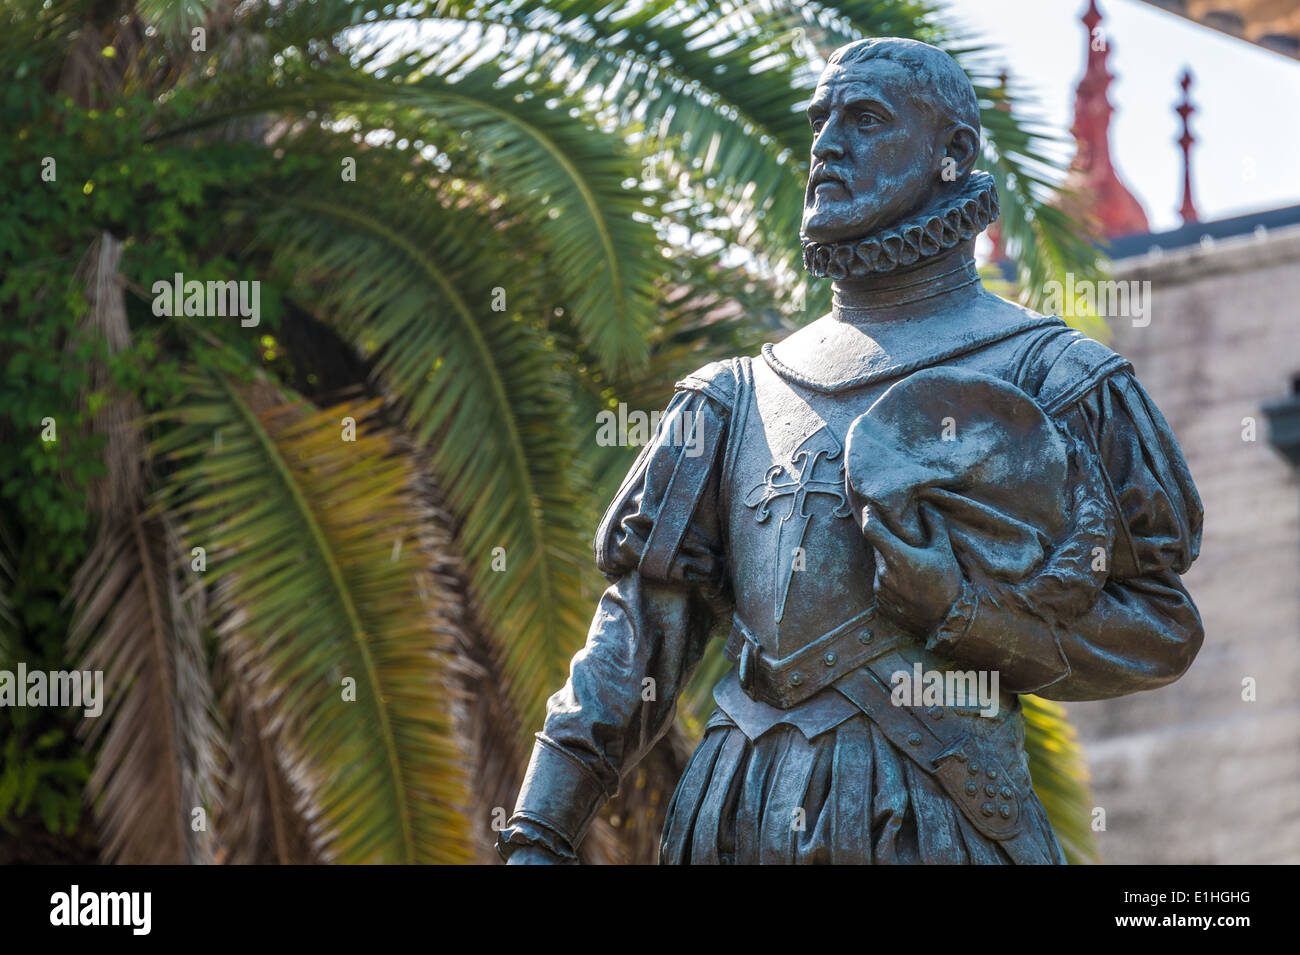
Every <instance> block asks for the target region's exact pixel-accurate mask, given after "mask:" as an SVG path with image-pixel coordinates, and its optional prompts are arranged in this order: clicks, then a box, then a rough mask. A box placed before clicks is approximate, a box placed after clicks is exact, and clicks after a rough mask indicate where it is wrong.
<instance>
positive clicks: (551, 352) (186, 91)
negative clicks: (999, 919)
mask: <svg viewBox="0 0 1300 955" xmlns="http://www.w3.org/2000/svg"><path fill="white" fill-rule="evenodd" d="M3 10H4V29H3V30H2V31H0V62H3V64H4V66H5V70H6V73H8V74H11V75H13V76H14V78H15V82H14V83H13V84H12V85H11V86H10V87H9V88H8V89H7V90H6V94H5V95H6V102H5V110H6V114H7V118H8V120H9V122H8V127H9V128H10V129H14V130H17V134H16V136H14V137H11V140H12V142H11V143H8V144H5V145H0V160H2V161H4V162H5V164H6V165H11V166H12V168H13V172H14V175H15V177H16V181H18V182H19V183H20V184H21V187H22V189H21V193H22V196H23V197H24V198H23V199H21V200H18V201H16V202H15V204H14V206H13V208H12V209H10V210H8V215H7V216H6V219H7V221H0V256H3V259H0V262H2V263H3V267H4V270H5V273H6V279H5V281H4V283H3V284H0V309H3V314H4V323H3V324H4V326H5V331H3V332H0V344H3V346H4V347H5V349H6V352H7V355H6V357H7V356H8V355H9V354H12V355H13V356H14V357H12V358H8V367H7V378H6V383H5V384H4V385H3V388H4V389H5V391H6V392H9V394H8V395H6V396H5V398H4V401H5V403H4V404H0V430H3V431H7V432H8V433H7V434H5V435H4V437H5V439H6V441H7V442H14V443H16V444H17V445H19V446H21V448H22V451H21V453H20V454H19V455H17V456H16V457H15V458H14V460H13V461H11V462H9V463H8V464H5V465H3V466H0V495H2V496H3V500H2V503H3V508H4V509H3V511H2V512H0V518H3V519H4V520H5V521H6V522H7V523H8V524H9V525H10V527H11V528H16V531H15V532H14V533H13V534H11V535H9V536H11V537H15V538H16V539H17V540H18V543H13V544H11V545H10V547H11V553H10V557H9V559H7V560H4V561H3V562H0V585H4V586H7V587H8V588H9V589H10V590H11V591H12V594H11V599H10V600H9V601H8V604H6V603H5V602H3V601H0V654H3V653H4V652H5V643H6V642H7V643H9V644H13V646H12V647H10V651H9V652H10V653H11V654H17V653H19V652H24V653H31V652H33V651H32V650H31V649H30V648H31V647H33V646H34V645H36V644H39V643H41V641H42V640H43V639H45V637H47V636H48V634H49V633H52V632H59V633H60V634H62V633H63V632H66V634H67V638H68V640H67V648H68V649H67V652H68V654H69V655H70V656H69V657H68V660H69V661H72V662H75V664H76V665H77V666H80V667H83V668H87V669H103V670H104V671H105V676H106V685H107V686H108V687H109V690H110V698H109V702H108V705H107V707H106V710H105V716H104V718H102V719H101V720H98V721H93V722H92V721H88V727H89V728H88V729H87V730H86V731H85V732H84V734H83V735H84V737H85V744H86V746H87V747H88V750H87V751H88V753H90V754H91V755H92V756H93V759H94V769H93V772H92V773H91V775H90V777H89V780H88V785H87V793H88V797H89V800H90V803H91V806H92V808H93V810H94V815H95V818H96V820H97V824H98V828H99V831H100V834H101V845H102V849H103V853H104V855H105V857H106V858H108V859H110V860H120V861H183V860H188V861H207V860H216V861H282V862H287V861H342V862H365V861H381V860H382V861H410V862H451V861H467V860H470V859H479V860H484V859H487V858H490V848H488V847H489V846H490V842H491V835H492V833H491V826H492V824H493V822H494V821H500V820H501V819H502V818H503V816H504V814H505V812H506V811H508V809H509V806H510V800H511V799H512V798H513V794H514V791H515V790H516V789H517V786H518V781H519V775H520V773H521V771H522V768H523V763H524V761H525V755H526V747H527V745H528V743H529V733H530V731H531V730H532V729H533V728H535V727H536V726H537V725H539V723H540V718H541V713H542V711H543V708H544V704H545V699H546V697H547V696H548V694H549V693H551V692H552V691H553V690H554V689H555V688H556V687H557V686H558V685H559V684H560V683H561V682H562V680H563V678H564V675H565V673H566V669H567V662H568V660H569V658H570V656H571V655H572V653H573V651H574V650H575V649H576V647H577V646H578V645H580V643H581V641H582V638H583V635H584V634H585V632H586V627H587V622H588V620H587V618H588V614H589V611H590V606H591V601H592V598H593V595H594V592H595V588H596V587H597V586H598V581H597V580H596V579H594V576H593V575H594V570H593V568H592V567H591V561H590V558H589V554H588V547H587V541H588V539H589V535H590V532H591V528H592V527H594V525H595V522H596V518H597V517H598V515H599V511H600V508H601V505H602V504H603V502H604V501H606V500H607V499H608V497H609V495H610V493H611V492H612V488H613V486H615V485H616V484H617V481H618V479H619V478H620V477H621V476H622V473H623V472H624V471H625V470H626V468H627V467H628V465H629V463H630V462H629V459H628V451H627V449H621V448H603V447H598V446H595V444H594V442H592V441H591V434H592V427H593V426H592V421H593V420H594V417H595V413H596V412H597V411H598V410H599V409H601V408H604V407H608V406H610V405H612V404H615V403H617V402H618V401H620V400H621V401H626V402H628V403H629V405H630V406H632V407H635V408H641V409H646V410H651V409H654V408H658V407H661V406H662V405H663V404H664V403H665V401H666V399H667V397H668V395H669V394H670V391H671V386H672V381H673V380H674V378H676V377H679V376H680V375H681V374H682V373H683V372H684V371H687V370H689V369H690V368H692V367H694V366H698V365H700V364H703V363H704V362H706V361H708V360H710V359H712V358H715V357H720V356H723V355H727V354H736V353H740V352H743V351H748V350H752V349H753V348H754V347H755V346H756V343H757V342H759V341H761V340H764V339H765V338H767V337H769V336H770V335H771V334H772V333H773V332H774V331H775V330H776V329H778V328H780V327H784V326H789V325H791V324H793V323H795V322H797V321H800V320H802V318H803V317H804V316H805V315H811V314H817V313H818V311H819V310H820V309H822V308H823V307H824V305H825V298H824V297H825V295H826V292H825V290H821V289H814V288H805V287H804V286H803V285H802V284H801V283H802V279H801V278H799V276H798V275H797V274H796V270H795V268H794V263H795V262H796V261H797V255H798V241H797V233H798V228H797V225H798V219H799V213H800V196H801V192H802V190H801V185H800V183H801V179H802V176H803V175H804V173H805V172H806V164H805V156H806V153H807V147H808V133H807V130H806V124H805V123H804V121H803V120H802V118H801V117H800V115H799V113H798V111H797V109H796V107H797V105H798V104H799V102H800V101H801V100H802V99H804V98H805V97H806V96H807V94H808V91H809V89H810V88H811V85H812V83H813V82H814V80H815V72H814V71H813V70H812V69H811V68H810V67H809V66H808V65H807V62H806V61H807V60H808V59H809V58H814V57H816V56H817V55H818V54H821V55H825V54H826V53H827V52H828V51H829V49H831V48H833V47H834V46H836V45H839V44H840V43H843V42H847V41H849V40H851V39H855V38H858V37H861V36H868V35H898V36H911V37H915V38H917V39H922V40H926V41H929V42H937V43H942V44H944V45H946V46H947V47H948V48H950V49H952V48H958V47H960V46H961V44H960V41H959V40H958V39H957V38H955V37H953V36H952V35H951V33H950V32H949V31H948V30H947V29H946V28H944V27H943V26H942V25H941V24H940V22H939V20H938V19H937V18H936V16H935V12H936V11H935V10H934V9H933V8H932V7H931V6H930V5H929V4H925V3H913V2H906V0H904V2H886V0H856V2H842V3H819V2H813V3H785V2H780V3H765V4H752V3H746V2H732V0H723V2H707V3H706V2H692V0H648V2H646V3H643V4H641V5H639V6H633V7H630V8H620V7H619V6H618V5H609V4H604V3H598V2H592V0H547V2H533V0H502V2H493V0H480V2H456V0H439V2H412V3H409V4H404V5H400V6H398V7H394V6H392V5H388V4H378V3H369V2H359V3H353V2H345V0H317V2H259V3H235V2H229V0H178V2H167V0H45V2H40V0H11V2H9V3H6V4H5V5H4V7H3ZM978 53H979V51H978V50H964V51H962V52H961V54H960V55H961V56H962V58H963V62H965V63H967V64H968V68H969V70H970V71H971V73H972V76H973V79H974V80H975V82H976V85H977V89H978V90H979V92H980V95H981V99H982V105H983V107H984V118H985V123H986V126H987V129H988V133H989V136H988V145H987V147H986V153H987V155H986V165H987V167H988V168H989V169H990V171H992V172H993V174H994V176H995V177H996V178H997V180H998V186H999V191H1000V193H1001V196H1002V205H1003V215H1004V222H1003V233H1002V234H1003V239H1004V242H1005V244H1006V247H1007V248H1008V250H1009V252H1010V253H1011V255H1012V257H1013V258H1014V260H1015V261H1016V263H1017V267H1018V270H1019V274H1020V279H1021V286H1022V287H1023V288H1024V289H1026V290H1028V292H1027V300H1028V301H1030V302H1031V303H1033V302H1034V299H1035V295H1034V290H1041V289H1042V288H1043V285H1044V282H1045V280H1046V279H1048V278H1050V277H1052V276H1056V275H1059V274H1060V273H1061V272H1063V271H1065V270H1067V269H1069V270H1074V271H1076V272H1084V273H1087V272H1089V271H1090V270H1092V269H1094V268H1095V266H1096V263H1095V258H1094V256H1093V253H1092V252H1091V247H1090V245H1089V244H1088V243H1087V242H1086V240H1085V239H1084V238H1080V237H1077V236H1075V234H1074V233H1073V231H1072V227H1071V224H1070V223H1069V222H1068V221H1066V220H1065V219H1064V218H1063V217H1062V216H1061V214H1060V213H1058V212H1056V211H1055V210H1054V209H1053V208H1052V207H1051V206H1050V205H1048V202H1049V200H1050V199H1051V198H1052V189H1051V181H1052V177H1053V170H1052V168H1051V166H1050V164H1049V163H1048V162H1047V161H1046V160H1045V159H1044V157H1043V155H1042V145H1043V143H1044V136H1043V134H1041V133H1039V132H1035V131H1033V130H1032V129H1030V128H1028V127H1026V126H1025V125H1024V123H1023V121H1022V119H1021V118H1019V117H1018V116H1017V114H1016V112H1015V111H1014V110H1008V109H1007V108H1006V101H1005V100H1006V98H1005V94H1004V91H1003V90H1002V89H1001V87H1000V86H999V85H998V83H997V81H996V80H995V79H994V78H993V77H992V75H991V74H990V73H988V72H987V71H984V70H983V69H982V68H981V66H980V64H979V60H978ZM50 159H53V160H54V161H55V162H54V167H50V165H49V163H48V160H50ZM50 168H56V169H57V175H56V176H55V177H54V178H50V177H49V176H48V172H49V169H50ZM737 260H742V261H743V262H744V267H737V266H736V265H735V262H736V261H737ZM177 273H180V275H181V276H183V277H184V278H185V279H191V280H193V279H197V280H199V281H214V280H220V281H223V282H224V281H254V280H256V281H258V282H260V283H261V285H260V286H259V288H260V300H259V303H260V316H259V318H258V324H257V325H256V327H251V326H249V325H248V324H247V320H250V319H251V318H252V316H251V315H245V316H244V317H245V319H246V321H245V322H244V323H241V321H240V318H239V317H237V316H231V317H227V318H211V317H200V316H196V315H194V314H185V312H186V308H185V307H184V299H185V298H186V297H187V296H188V292H187V290H186V289H185V287H184V285H183V284H182V287H181V289H180V292H178V293H177V295H175V296H174V295H173V294H172V290H171V288H170V287H169V286H168V285H167V280H171V279H172V278H173V276H175V275H176V274H177ZM160 281H162V282H163V285H162V286H161V288H162V291H161V292H160V291H159V288H160V286H159V285H158V284H157V283H159V282H160ZM792 303H802V305H803V307H802V308H800V309H795V308H794V307H793V305H792ZM177 304H179V305H180V307H179V308H177V307H175V306H176V305H177ZM20 356H26V357H25V358H22V360H19V358H20ZM51 379H56V380H57V381H59V382H61V383H63V384H61V385H59V386H55V385H54V384H52V383H51ZM69 383H70V384H69ZM19 392H22V393H24V394H27V395H28V396H32V397H31V400H24V401H19V400H17V399H16V398H14V397H13V395H16V394H18V393H19ZM35 396H39V401H38V400H37V398H36V397H35ZM42 401H43V402H45V404H46V406H47V407H46V408H45V409H44V410H43V409H42V408H40V407H37V405H38V404H40V402H42ZM45 418H52V419H53V420H54V421H56V422H59V421H62V422H64V424H63V425H61V428H62V437H60V438H58V439H56V440H55V441H49V440H45V439H41V440H39V441H38V439H37V438H36V437H35V436H36V435H37V434H38V432H39V430H40V428H39V425H38V422H40V421H43V420H44V419H45ZM52 478H57V480H56V481H53V483H52V481H51V479H52ZM51 487H54V488H55V490H50V488H51ZM42 495H44V497H42ZM46 499H48V500H46ZM34 501H45V504H46V506H44V507H43V508H37V509H36V510H35V511H34V510H33V509H32V508H31V507H30V505H31V504H32V502H34ZM51 515H52V516H51ZM56 519H57V520H58V521H61V522H62V523H63V524H66V525H67V526H66V527H63V528H60V530H62V531H63V533H64V537H63V538H61V539H60V542H59V544H58V547H59V549H58V550H57V551H55V550H53V548H54V547H55V545H54V544H53V543H50V541H51V538H50V536H49V535H51V534H52V533H53V531H54V530H55V529H54V528H53V527H52V526H51V522H52V521H55V520H56ZM4 539H5V538H4V536H0V542H2V541H3V540H4ZM0 553H2V552H0ZM42 560H43V561H44V566H48V567H49V568H52V569H53V571H54V572H53V576H54V577H56V578H57V576H58V574H57V571H58V569H59V568H67V569H69V570H70V569H71V568H72V567H74V566H75V568H76V573H75V575H73V579H72V581H71V583H70V584H64V585H62V587H61V588H60V587H54V589H55V590H56V591H58V592H57V594H56V595H57V597H58V598H59V600H60V601H61V603H59V604H58V607H59V608H60V609H59V611H58V612H54V611H52V610H49V608H50V606H51V603H50V601H48V600H47V601H46V602H45V603H43V604H40V606H41V607H44V608H45V609H46V610H47V611H49V612H43V613H41V614H35V613H34V612H26V613H25V612H24V608H25V606H26V604H25V602H24V601H23V600H19V599H15V598H14V597H13V595H22V594H25V593H27V592H28V591H30V590H31V589H32V588H31V587H30V586H28V587H25V586H24V585H23V584H22V577H23V574H24V572H25V568H26V567H27V566H29V564H31V565H36V564H41V561H42ZM9 570H12V571H13V575H12V576H10V577H7V576H6V574H7V572H8V571H9ZM52 586H53V585H52ZM0 593H3V590H0ZM47 596H48V595H47ZM8 605H12V606H11V607H10V610H11V614H10V617H11V618H12V621H11V622H10V623H6V622H5V621H6V617H5V613H4V609H5V607H6V606H8ZM31 606H36V604H32V605H31ZM6 637H7V640H6V639H2V638H6ZM720 665H721V662H720V657H717V656H715V657H713V658H712V659H710V660H709V661H706V664H705V665H704V666H703V667H702V668H701V669H702V670H703V671H705V672H703V673H702V674H701V675H700V677H699V678H698V679H697V680H696V682H695V684H694V686H693V689H692V693H691V698H690V699H689V700H688V702H687V705H686V706H684V707H683V715H682V719H681V721H680V726H679V727H678V728H677V729H675V730H674V732H673V733H672V734H670V736H669V737H668V738H667V739H666V740H665V741H664V742H663V743H662V744H661V745H660V747H658V748H657V749H656V750H655V752H654V753H653V754H652V755H651V757H650V760H649V763H650V765H649V766H648V767H645V768H643V769H642V770H639V771H638V773H637V774H636V775H635V778H634V779H633V780H632V781H631V784H630V785H629V786H628V787H627V789H626V792H625V795H623V796H622V797H620V799H619V800H616V802H615V804H614V805H613V806H611V807H610V809H609V810H608V812H607V813H606V814H605V816H604V817H603V820H602V822H601V823H600V825H598V826H597V827H596V829H595V830H594V832H593V835H592V837H591V838H590V839H589V840H588V845H587V846H586V847H585V850H584V851H585V853H586V856H587V858H588V860H589V861H615V860H634V861H647V860H648V859H652V858H653V855H654V851H655V843H656V838H657V829H658V823H659V822H660V821H661V813H662V811H663V807H664V806H665V805H666V803H667V799H666V797H665V794H664V793H663V792H662V791H660V790H658V789H657V788H656V787H658V786H662V785H669V784H670V783H671V781H672V780H675V778H676V773H677V772H678V771H680V768H681V764H682V759H683V757H684V755H685V754H686V753H687V752H688V750H689V737H690V735H691V734H692V733H693V732H697V731H698V727H699V721H698V714H699V708H700V707H701V706H703V705H704V701H705V700H706V693H705V692H704V690H706V689H707V687H706V684H705V681H706V680H707V679H708V677H709V676H710V675H711V673H710V671H716V669H717V667H718V666H720ZM1029 716H1030V719H1029V730H1030V746H1031V760H1032V764H1033V768H1034V772H1035V779H1036V783H1037V785H1038V787H1039V792H1040V794H1041V795H1042V796H1043V799H1044V802H1045V803H1046V805H1047V807H1048V809H1049V812H1051V813H1052V815H1053V818H1054V822H1055V824H1056V826H1057V828H1058V831H1059V832H1061V834H1062V837H1063V841H1064V842H1065V843H1066V845H1067V849H1068V851H1069V852H1070V854H1071V856H1072V857H1073V858H1076V859H1080V860H1082V859H1086V858H1089V857H1090V854H1091V848H1090V844H1089V840H1088V830H1087V819H1086V814H1085V812H1084V807H1086V805H1087V803H1086V789H1085V788H1084V785H1083V782H1082V764H1081V761H1080V759H1079V755H1078V752H1077V749H1076V747H1075V746H1074V743H1073V740H1072V735H1071V732H1070V730H1069V727H1068V724H1066V723H1065V722H1064V720H1063V717H1062V713H1061V710H1060V709H1059V708H1058V707H1054V706H1052V705H1051V704H1046V703H1042V702H1039V703H1031V705H1030V707H1029ZM15 732H17V731H15ZM25 732H27V734H28V736H30V735H31V733H32V732H33V731H31V730H28V731H25ZM25 738H26V737H25ZM4 779H5V776H4V773H3V772H0V794H3V792H4V786H3V781H4ZM4 805H5V804H4V802H3V800H2V799H0V817H2V816H3V810H4Z"/></svg>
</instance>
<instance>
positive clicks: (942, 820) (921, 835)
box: [659, 711, 1065, 865]
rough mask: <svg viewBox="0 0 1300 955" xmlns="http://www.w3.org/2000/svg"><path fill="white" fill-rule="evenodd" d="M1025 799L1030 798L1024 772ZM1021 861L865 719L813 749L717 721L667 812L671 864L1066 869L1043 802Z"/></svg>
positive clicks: (1027, 814) (1030, 822)
mask: <svg viewBox="0 0 1300 955" xmlns="http://www.w3.org/2000/svg"><path fill="white" fill-rule="evenodd" d="M1024 783H1025V785H1024V786H1023V787H1022V791H1024V790H1028V789H1029V787H1028V785H1027V784H1028V774H1027V772H1026V773H1024ZM1029 791H1030V793H1031V795H1030V796H1029V797H1028V798H1027V799H1025V800H1024V801H1023V802H1022V818H1023V826H1022V830H1021V833H1020V834H1019V835H1018V836H1017V837H1016V843H1015V844H1016V847H1017V851H1016V853H1015V855H1016V859H1014V860H1013V858H1012V856H1011V855H1009V854H1008V852H1007V850H1006V848H1005V847H1004V846H1003V845H1002V844H1000V843H999V842H998V841H997V840H994V839H990V838H988V837H986V836H984V835H981V834H980V832H979V831H978V830H977V829H976V828H975V827H974V826H973V825H971V823H970V822H969V820H967V818H966V817H965V816H964V815H963V814H962V812H961V810H960V809H958V808H957V807H956V806H955V805H953V803H952V802H951V800H950V799H949V798H948V796H947V795H946V794H945V793H944V792H943V791H942V789H941V788H940V787H939V785H938V783H936V782H935V781H934V780H933V779H932V778H931V777H930V776H929V775H927V774H926V773H924V772H922V771H921V770H920V769H919V768H918V767H917V766H916V764H915V763H913V762H912V761H911V760H909V759H908V758H907V757H905V756H903V755H902V754H901V753H900V752H899V751H898V750H897V749H895V748H894V746H893V744H891V743H890V742H889V741H888V740H887V739H886V738H885V737H884V735H883V734H882V733H881V732H880V731H879V730H878V729H877V728H876V727H875V725H874V724H872V723H871V721H870V720H869V719H867V717H866V716H855V717H852V718H850V719H849V720H847V721H845V722H844V723H841V724H840V725H839V726H838V727H836V728H835V729H833V730H829V731H827V732H825V733H822V734H821V735H819V736H818V737H817V738H816V739H813V740H808V739H807V738H805V737H804V735H803V733H801V732H800V731H799V730H798V729H796V728H794V727H792V726H787V725H785V724H778V725H777V726H774V727H772V728H771V729H770V730H769V731H768V732H766V733H764V734H763V735H762V736H761V737H759V738H758V739H757V740H754V741H751V740H749V739H748V738H746V736H745V734H744V733H742V732H741V731H740V730H739V729H738V728H737V727H736V726H735V724H734V723H732V722H731V721H730V720H729V719H727V717H726V716H725V714H722V713H721V712H720V711H719V712H717V713H715V714H714V717H713V718H712V719H711V720H710V721H709V728H708V729H707V731H706V732H705V736H704V739H703V740H702V741H701V742H700V745H699V747H698V748H697V749H696V750H695V753H694V755H693V756H692V757H691V759H690V762H689V763H688V764H687V767H686V771H685V773H684V774H683V775H682V779H681V782H680V783H679V784H678V786H677V791H676V792H675V793H674V794H673V799H672V802H671V804H670V805H669V809H668V818H667V821H666V823H665V826H664V833H663V840H662V843H661V846H660V856H659V861H660V863H661V864H664V865H755V864H762V865H810V864H812V865H815V864H830V865H869V864H876V865H890V864H902V865H907V864H918V863H923V864H938V865H944V864H947V865H970V864H974V865H1000V864H1009V863H1012V862H1014V861H1019V862H1029V863H1037V864H1064V863H1065V856H1064V853H1063V852H1062V851H1061V846H1060V843H1059V841H1058V840H1057V838H1056V834H1055V833H1054V832H1053V831H1052V827H1051V824H1050V823H1049V822H1048V820H1047V813H1046V812H1045V811H1044V809H1043V807H1042V804H1041V803H1040V802H1039V801H1038V798H1037V796H1034V795H1032V790H1029Z"/></svg>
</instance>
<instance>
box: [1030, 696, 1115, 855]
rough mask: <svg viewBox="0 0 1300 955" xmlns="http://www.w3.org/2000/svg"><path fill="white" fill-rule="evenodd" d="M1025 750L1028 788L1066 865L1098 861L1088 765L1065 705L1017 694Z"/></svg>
mask: <svg viewBox="0 0 1300 955" xmlns="http://www.w3.org/2000/svg"><path fill="white" fill-rule="evenodd" d="M1020 702H1021V705H1022V706H1023V707H1024V714H1025V755H1026V757H1027V758H1028V761H1029V775H1030V776H1031V777H1033V780H1034V792H1036V793H1037V794H1038V798H1039V799H1040V800H1042V803H1043V808H1044V809H1046V810H1047V818H1048V819H1050V820H1051V822H1052V828H1053V829H1054V830H1056V836H1057V838H1058V839H1060V840H1061V847H1062V848H1063V849H1064V850H1065V856H1066V858H1067V859H1069V860H1070V863H1071V864H1072V865H1092V864H1095V863H1097V862H1099V861H1100V859H1099V857H1098V855H1097V846H1096V842H1095V841H1094V840H1093V836H1092V795H1091V792H1090V790H1089V787H1088V764H1087V761H1086V759H1085V758H1084V754H1083V748H1082V747H1081V746H1080V745H1079V740H1078V734H1076V733H1075V731H1074V727H1072V726H1071V725H1070V723H1069V720H1068V719H1067V718H1066V712H1065V707H1063V706H1061V705H1060V704H1059V703H1054V702H1052V701H1051V700H1044V699H1043V698H1042V697H1038V696H1022V697H1021V698H1020Z"/></svg>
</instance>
